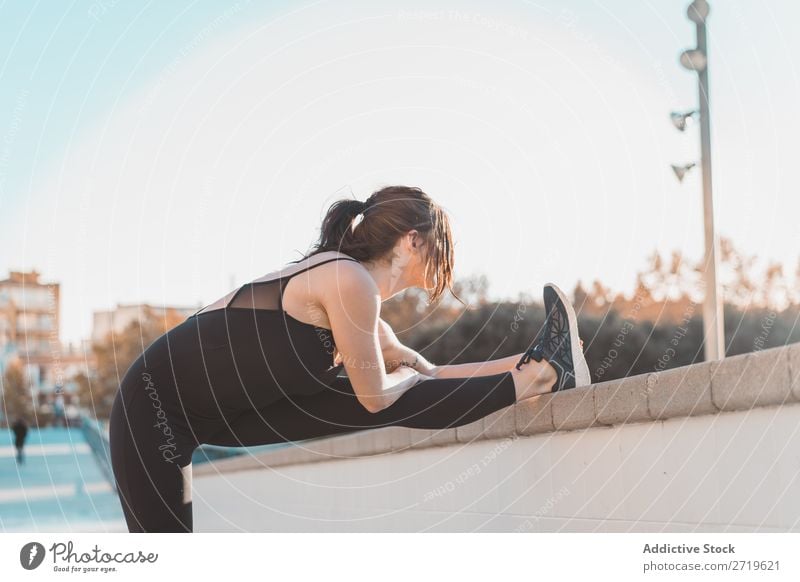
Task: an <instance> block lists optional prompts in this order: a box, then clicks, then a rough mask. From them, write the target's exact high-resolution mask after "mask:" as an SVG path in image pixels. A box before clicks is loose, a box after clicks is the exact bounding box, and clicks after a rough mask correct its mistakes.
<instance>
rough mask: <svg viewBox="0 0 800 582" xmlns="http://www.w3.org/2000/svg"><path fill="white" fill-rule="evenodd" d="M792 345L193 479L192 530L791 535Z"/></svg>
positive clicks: (798, 442) (236, 461)
mask: <svg viewBox="0 0 800 582" xmlns="http://www.w3.org/2000/svg"><path fill="white" fill-rule="evenodd" d="M799 380H800V344H795V345H792V346H788V347H784V348H777V349H772V350H766V351H763V352H757V353H753V354H747V355H744V356H737V357H734V358H728V359H726V360H723V361H721V362H712V363H707V364H700V365H696V366H690V367H686V368H678V369H675V370H668V371H666V372H659V373H653V374H647V375H643V376H636V377H632V378H627V379H625V380H622V381H614V382H606V383H603V384H597V385H594V386H591V387H587V388H582V389H577V390H570V391H567V392H564V393H557V394H548V395H544V396H540V397H537V398H532V399H528V400H525V401H522V402H519V403H517V404H516V405H514V406H511V407H509V408H507V409H504V410H502V411H498V412H497V413H495V414H493V415H490V416H488V417H486V418H484V419H481V420H480V421H478V422H476V423H473V424H471V425H466V426H464V427H459V428H455V429H445V430H441V431H424V430H414V429H405V428H398V427H394V428H385V429H378V430H371V431H361V432H358V433H351V434H349V435H342V436H338V437H333V438H328V439H317V440H314V441H305V442H303V443H300V444H298V445H297V446H293V447H287V448H284V449H282V450H276V451H273V452H269V453H264V454H259V455H255V456H245V457H240V458H233V459H226V460H222V461H218V462H214V463H207V464H204V465H203V466H197V467H196V468H195V472H194V483H193V507H194V513H195V518H194V519H195V529H196V531H800V478H798V474H800V381H799Z"/></svg>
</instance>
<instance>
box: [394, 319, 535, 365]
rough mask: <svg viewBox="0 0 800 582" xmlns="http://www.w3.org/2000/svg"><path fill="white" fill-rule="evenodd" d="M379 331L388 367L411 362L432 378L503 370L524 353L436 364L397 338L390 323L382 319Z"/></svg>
mask: <svg viewBox="0 0 800 582" xmlns="http://www.w3.org/2000/svg"><path fill="white" fill-rule="evenodd" d="M378 335H379V339H380V344H381V353H382V355H383V358H384V360H385V362H386V368H387V371H390V370H394V369H396V368H397V367H398V366H408V367H411V368H414V369H415V370H417V371H418V372H420V373H421V374H425V375H426V376H430V377H432V378H468V377H471V376H492V375H494V374H501V373H503V372H508V371H509V370H511V368H513V367H514V366H515V365H516V364H517V362H519V360H520V358H521V357H522V354H521V353H520V354H515V355H513V356H507V357H505V358H500V359H497V360H489V361H488V362H474V363H467V364H449V365H443V366H437V365H435V364H432V363H431V362H429V361H428V360H426V359H425V358H424V357H422V355H421V354H419V353H418V352H416V351H414V350H412V349H411V348H409V347H408V346H404V345H403V344H402V343H401V342H400V340H398V339H397V336H396V335H395V333H394V331H393V330H392V328H391V326H390V325H389V324H388V323H386V322H385V321H383V320H382V319H381V320H379V321H378Z"/></svg>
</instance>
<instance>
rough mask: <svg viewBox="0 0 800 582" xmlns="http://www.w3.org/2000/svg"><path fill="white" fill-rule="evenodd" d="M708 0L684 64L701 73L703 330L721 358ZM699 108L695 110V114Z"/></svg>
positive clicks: (694, 14) (713, 356)
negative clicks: (712, 157) (713, 193)
mask: <svg viewBox="0 0 800 582" xmlns="http://www.w3.org/2000/svg"><path fill="white" fill-rule="evenodd" d="M708 12H709V8H708V2H706V0H694V2H692V3H691V4H690V5H689V8H688V9H687V10H686V15H687V16H688V17H689V20H691V21H692V22H694V23H695V25H696V27H697V47H696V48H693V49H689V50H685V51H683V53H681V56H680V63H681V65H682V66H683V67H684V68H685V69H688V70H690V71H694V72H695V73H697V81H698V87H699V96H700V110H699V111H698V112H697V113H698V114H699V117H700V169H701V170H702V174H703V222H704V230H705V260H704V275H705V288H706V293H705V301H704V303H703V334H704V340H705V342H704V345H705V359H706V360H718V359H720V358H723V357H725V332H724V319H723V311H722V297H721V293H720V289H719V283H718V281H717V265H718V257H719V250H718V242H717V239H716V235H715V233H714V204H713V200H712V197H711V125H710V119H709V104H708V48H707V46H706V18H708ZM693 113H695V112H692V114H693ZM670 117H671V119H672V123H673V124H674V125H675V127H676V128H677V129H678V130H680V131H683V130H684V129H685V128H686V121H687V120H688V119H690V118H691V115H690V114H676V113H672V114H671V115H670ZM693 166H694V164H687V165H685V166H674V165H673V166H672V170H673V171H674V172H675V175H676V176H677V177H678V180H680V181H683V177H684V176H685V175H686V172H688V171H689V170H690V169H691V168H692V167H693Z"/></svg>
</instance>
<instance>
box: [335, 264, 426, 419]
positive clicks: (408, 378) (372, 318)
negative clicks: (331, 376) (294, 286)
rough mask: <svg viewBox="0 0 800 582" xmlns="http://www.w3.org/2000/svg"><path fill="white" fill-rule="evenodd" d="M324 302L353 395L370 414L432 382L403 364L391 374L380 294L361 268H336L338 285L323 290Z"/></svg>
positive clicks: (344, 265)
mask: <svg viewBox="0 0 800 582" xmlns="http://www.w3.org/2000/svg"><path fill="white" fill-rule="evenodd" d="M319 302H320V303H321V304H322V307H323V308H324V309H325V312H326V314H327V316H328V320H329V321H330V324H331V329H332V332H333V337H334V343H335V344H336V347H337V349H338V351H339V358H340V360H341V363H342V364H343V365H344V368H345V370H346V372H347V376H348V378H349V379H350V382H351V384H352V386H353V392H354V393H355V395H356V397H357V398H358V401H359V402H360V403H361V404H362V405H363V406H364V408H366V409H367V410H368V411H370V412H379V411H381V410H383V409H385V408H387V407H389V406H390V405H391V404H393V403H394V402H395V401H396V400H397V399H398V398H399V397H400V396H401V395H402V394H403V393H404V392H405V391H407V390H408V389H409V388H411V387H412V386H414V385H415V384H418V383H419V382H422V381H423V380H426V379H428V376H427V375H424V374H420V373H419V372H417V371H416V370H414V369H412V368H410V367H408V366H404V365H399V366H394V367H393V371H392V372H391V373H387V369H386V364H385V362H384V359H383V353H382V350H381V343H380V339H379V331H378V330H379V326H378V319H379V318H378V315H379V313H380V306H381V297H380V291H379V290H378V287H377V286H376V285H375V281H374V280H373V279H372V277H370V276H369V273H367V272H366V271H365V270H364V269H363V268H362V267H359V266H356V265H353V264H350V263H347V262H346V261H342V264H339V265H337V271H336V284H335V285H326V286H325V288H324V289H320V291H319Z"/></svg>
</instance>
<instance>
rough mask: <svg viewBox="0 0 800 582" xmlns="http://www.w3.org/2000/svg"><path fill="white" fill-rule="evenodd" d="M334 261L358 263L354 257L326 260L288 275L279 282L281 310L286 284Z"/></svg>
mask: <svg viewBox="0 0 800 582" xmlns="http://www.w3.org/2000/svg"><path fill="white" fill-rule="evenodd" d="M333 261H353V262H356V263H357V262H358V261H357V260H356V259H354V258H352V257H333V258H331V259H326V260H324V261H320V262H319V263H315V264H313V265H310V266H308V267H306V268H304V269H300V270H299V271H296V272H294V273H292V274H291V275H287V276H285V277H281V278H280V279H279V281H280V283H279V284H280V309H281V310H283V291H284V289H286V284H287V283H288V282H289V279H291V278H292V277H294V276H295V275H299V274H300V273H305V272H307V271H310V270H311V269H313V268H314V267H319V266H320V265H324V264H325V263H331V262H333Z"/></svg>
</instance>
